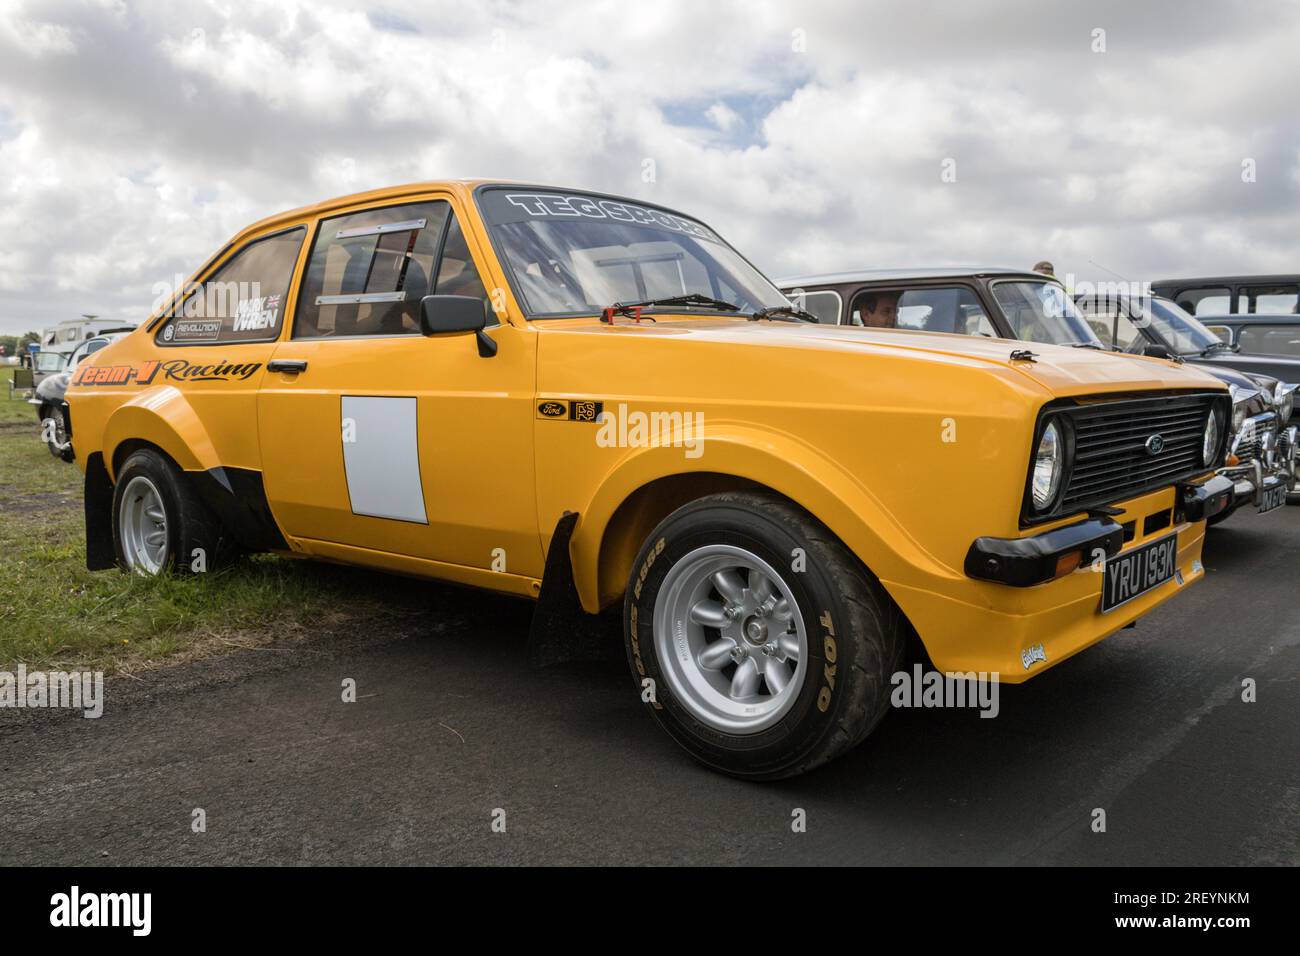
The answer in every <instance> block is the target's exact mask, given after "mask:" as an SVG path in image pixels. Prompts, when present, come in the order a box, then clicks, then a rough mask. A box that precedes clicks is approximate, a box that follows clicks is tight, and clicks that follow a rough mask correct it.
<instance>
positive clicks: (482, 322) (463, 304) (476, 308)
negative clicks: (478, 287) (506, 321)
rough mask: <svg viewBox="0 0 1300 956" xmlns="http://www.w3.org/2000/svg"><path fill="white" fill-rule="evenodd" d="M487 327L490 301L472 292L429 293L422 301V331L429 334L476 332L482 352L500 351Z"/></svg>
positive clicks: (484, 353) (481, 353) (492, 353)
mask: <svg viewBox="0 0 1300 956" xmlns="http://www.w3.org/2000/svg"><path fill="white" fill-rule="evenodd" d="M485 328H487V303H486V302H484V301H483V300H482V299H479V298H476V297H474V296H471V295H426V296H425V297H424V298H423V299H421V300H420V331H421V332H422V333H423V334H425V335H444V334H446V333H449V332H473V333H474V337H475V338H476V339H477V340H478V354H479V355H481V356H483V358H490V357H491V356H493V355H496V354H497V343H496V340H495V339H493V338H492V337H491V336H490V335H488V334H487V332H485V331H484V329H485Z"/></svg>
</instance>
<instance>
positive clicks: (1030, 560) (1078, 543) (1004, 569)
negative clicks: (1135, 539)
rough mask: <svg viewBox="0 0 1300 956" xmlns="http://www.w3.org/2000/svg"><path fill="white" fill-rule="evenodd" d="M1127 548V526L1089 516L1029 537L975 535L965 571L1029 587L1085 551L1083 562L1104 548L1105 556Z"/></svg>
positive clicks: (1043, 579)
mask: <svg viewBox="0 0 1300 956" xmlns="http://www.w3.org/2000/svg"><path fill="white" fill-rule="evenodd" d="M1123 547H1124V528H1123V526H1122V525H1120V524H1119V523H1118V522H1115V521H1111V520H1110V519H1109V518H1089V519H1088V520H1087V521H1080V522H1079V523H1078V524H1071V525H1066V526H1065V527H1064V528H1056V529H1054V530H1052V531H1044V532H1043V533H1042V534H1035V535H1031V536H1029V537H1027V538H976V539H975V541H974V542H973V543H972V544H971V546H970V550H969V551H968V552H966V567H965V570H966V574H967V575H969V576H970V577H972V578H978V579H980V580H982V581H994V582H996V583H998V584H1009V585H1011V586H1012V587H1017V588H1028V587H1033V586H1034V585H1035V584H1043V583H1045V582H1047V581H1051V580H1053V579H1054V578H1055V577H1056V576H1057V574H1056V566H1057V562H1058V561H1060V559H1061V558H1062V557H1064V556H1065V555H1067V554H1070V553H1071V552H1074V551H1082V552H1083V556H1082V559H1081V563H1082V564H1088V563H1090V562H1091V561H1092V560H1093V557H1094V552H1095V551H1096V550H1097V549H1098V548H1101V549H1103V550H1104V551H1105V552H1106V557H1108V558H1109V557H1112V556H1114V555H1116V554H1119V552H1120V549H1121V548H1123Z"/></svg>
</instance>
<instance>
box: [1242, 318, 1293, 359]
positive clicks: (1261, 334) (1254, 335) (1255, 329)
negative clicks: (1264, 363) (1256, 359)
mask: <svg viewBox="0 0 1300 956" xmlns="http://www.w3.org/2000/svg"><path fill="white" fill-rule="evenodd" d="M1237 344H1238V345H1239V346H1240V347H1241V350H1242V351H1243V352H1246V353H1247V354H1249V355H1289V356H1291V357H1293V358H1294V357H1300V325H1247V326H1243V327H1242V328H1241V330H1240V331H1239V332H1238V333H1237Z"/></svg>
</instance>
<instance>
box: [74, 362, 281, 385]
mask: <svg viewBox="0 0 1300 956" xmlns="http://www.w3.org/2000/svg"><path fill="white" fill-rule="evenodd" d="M261 367H262V363H261V362H227V361H226V360H225V359H222V360H221V361H219V362H210V363H208V364H206V365H204V364H199V363H197V362H187V361H185V359H172V360H170V361H167V362H160V361H158V360H157V359H150V360H149V361H147V362H141V363H140V364H139V365H85V364H83V365H80V366H79V367H78V368H77V371H76V374H74V375H73V376H72V382H71V383H70V384H72V385H150V384H153V382H154V381H170V382H232V381H233V382H245V381H247V380H248V379H250V378H252V377H253V374H254V373H255V372H256V371H257V370H258V369H259V368H261Z"/></svg>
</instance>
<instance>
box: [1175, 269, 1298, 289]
mask: <svg viewBox="0 0 1300 956" xmlns="http://www.w3.org/2000/svg"><path fill="white" fill-rule="evenodd" d="M1297 281H1300V274H1297V273H1294V272H1280V273H1272V274H1269V275H1257V276H1250V275H1231V276H1190V277H1188V278H1185V279H1157V280H1155V281H1154V282H1152V283H1151V284H1152V285H1153V286H1156V285H1165V286H1168V285H1177V286H1191V285H1240V284H1242V283H1244V282H1248V283H1254V284H1258V285H1284V284H1288V283H1289V284H1295V283H1296V282H1297Z"/></svg>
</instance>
